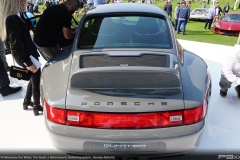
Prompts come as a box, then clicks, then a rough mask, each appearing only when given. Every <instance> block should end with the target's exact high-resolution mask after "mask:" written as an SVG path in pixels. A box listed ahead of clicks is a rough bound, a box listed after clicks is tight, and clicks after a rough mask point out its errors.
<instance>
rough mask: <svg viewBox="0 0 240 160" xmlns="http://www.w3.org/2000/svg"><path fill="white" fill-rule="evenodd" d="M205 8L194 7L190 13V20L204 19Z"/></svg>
mask: <svg viewBox="0 0 240 160" xmlns="http://www.w3.org/2000/svg"><path fill="white" fill-rule="evenodd" d="M206 14H207V9H205V8H195V9H193V10H192V11H191V13H190V18H189V19H190V20H192V19H195V20H206Z"/></svg>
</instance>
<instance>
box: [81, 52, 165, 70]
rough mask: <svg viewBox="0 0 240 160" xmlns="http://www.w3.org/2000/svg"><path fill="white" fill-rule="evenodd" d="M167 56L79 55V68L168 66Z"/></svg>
mask: <svg viewBox="0 0 240 160" xmlns="http://www.w3.org/2000/svg"><path fill="white" fill-rule="evenodd" d="M168 65H169V63H168V56H166V55H152V54H144V55H141V56H108V55H83V56H80V68H95V67H110V66H139V67H142V66H146V67H168Z"/></svg>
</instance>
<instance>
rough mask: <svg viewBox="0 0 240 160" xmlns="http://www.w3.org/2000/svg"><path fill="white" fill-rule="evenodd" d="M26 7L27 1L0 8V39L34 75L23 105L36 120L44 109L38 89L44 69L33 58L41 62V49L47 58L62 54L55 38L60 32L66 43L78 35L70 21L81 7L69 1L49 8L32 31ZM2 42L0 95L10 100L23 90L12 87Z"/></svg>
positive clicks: (3, 4)
mask: <svg viewBox="0 0 240 160" xmlns="http://www.w3.org/2000/svg"><path fill="white" fill-rule="evenodd" d="M27 7H28V1H26V0H11V1H9V0H2V2H1V5H0V27H1V28H2V29H1V30H0V37H1V40H2V41H4V42H5V45H6V47H7V48H8V50H9V51H10V52H11V53H12V55H13V58H14V59H15V60H16V62H18V63H20V64H19V65H20V66H23V67H24V68H26V69H28V70H29V71H31V72H32V74H31V79H30V81H29V83H28V86H27V91H26V95H25V97H24V101H23V109H27V108H28V106H31V107H33V112H34V115H35V116H36V115H38V111H43V107H42V105H41V104H40V87H39V86H40V76H41V67H40V68H37V67H36V66H35V65H34V63H33V62H32V60H31V58H30V56H32V57H34V58H35V59H36V60H39V59H38V58H39V56H40V55H39V53H38V51H37V49H38V47H40V48H41V49H42V50H44V51H45V53H46V54H49V57H48V58H51V57H52V56H53V55H54V54H57V53H58V52H60V49H59V48H58V45H57V42H56V38H57V37H56V36H57V35H58V34H59V32H60V31H63V35H64V37H65V38H66V39H70V38H73V37H74V35H75V32H72V31H71V18H72V14H73V13H74V12H75V11H76V10H77V9H78V8H79V7H80V4H79V1H78V0H68V1H67V2H66V4H62V5H53V6H49V7H48V8H47V9H46V10H45V11H44V13H43V14H42V16H41V18H40V20H39V22H38V24H37V26H36V28H35V29H34V28H32V27H30V26H32V24H31V22H30V21H29V20H28V18H27V16H26V10H27V9H26V8H27ZM19 9H20V10H19ZM52 16H53V17H54V18H52ZM57 17H59V18H57ZM49 18H50V19H49ZM53 20H55V21H54V22H55V23H51V22H52V21H53ZM30 31H32V32H34V34H35V35H34V40H35V43H34V42H33V40H32V38H31V35H30ZM2 41H0V44H1V45H0V47H1V58H0V75H1V76H0V93H1V94H2V96H7V95H9V94H13V93H16V92H18V91H20V90H21V88H22V87H15V88H14V87H10V86H9V84H10V81H9V78H8V74H7V69H8V64H7V62H6V58H5V54H4V52H2V50H4V46H3V42H2ZM36 44H37V45H39V46H37V45H36ZM32 98H33V101H32Z"/></svg>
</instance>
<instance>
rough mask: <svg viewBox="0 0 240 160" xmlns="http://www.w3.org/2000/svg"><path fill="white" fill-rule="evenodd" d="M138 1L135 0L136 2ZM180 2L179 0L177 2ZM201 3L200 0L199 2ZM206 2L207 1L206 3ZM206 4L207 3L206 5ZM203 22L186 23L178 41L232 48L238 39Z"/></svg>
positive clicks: (174, 2) (222, 1)
mask: <svg viewBox="0 0 240 160" xmlns="http://www.w3.org/2000/svg"><path fill="white" fill-rule="evenodd" d="M123 1H124V2H127V0H123ZM137 1H138V0H136V2H137ZM179 1H180V0H179ZM218 1H219V3H220V7H221V8H222V9H223V7H224V6H225V5H226V3H227V2H229V5H230V7H231V9H230V11H229V12H240V9H239V8H238V4H239V3H238V4H237V9H236V10H235V11H233V9H232V8H233V5H234V2H235V0H218ZM164 2H165V1H160V0H156V3H155V5H157V6H159V7H160V8H163V6H164ZM177 2H178V0H172V1H171V3H172V6H173V12H172V17H173V19H172V20H173V21H175V20H174V10H175V7H176V5H177ZM200 2H202V0H200ZM206 2H207V1H206ZM206 4H207V3H206ZM206 6H207V8H209V7H210V4H207V5H206ZM43 7H44V8H46V7H45V5H40V6H39V10H40V11H41V10H42V8H43ZM201 7H202V3H197V0H194V2H193V0H192V4H191V8H190V9H191V10H193V9H194V8H201ZM204 24H205V21H188V23H187V26H186V34H187V35H182V34H176V37H177V38H178V39H183V40H190V41H197V42H206V43H214V44H221V45H228V46H233V45H235V44H236V42H237V38H238V37H233V36H224V35H218V34H215V33H214V32H212V30H205V29H204V28H203V27H204Z"/></svg>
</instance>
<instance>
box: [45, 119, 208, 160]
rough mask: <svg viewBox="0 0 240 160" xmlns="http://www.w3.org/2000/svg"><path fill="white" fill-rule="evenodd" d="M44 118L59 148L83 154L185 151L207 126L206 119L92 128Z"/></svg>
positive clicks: (195, 144) (162, 154) (147, 154)
mask: <svg viewBox="0 0 240 160" xmlns="http://www.w3.org/2000/svg"><path fill="white" fill-rule="evenodd" d="M45 122H46V126H47V130H48V132H49V135H50V137H51V140H52V143H53V145H54V146H55V147H56V148H58V149H60V150H63V151H65V152H67V153H73V154H80V155H114V156H117V155H140V156H149V157H151V156H167V155H175V154H183V153H187V152H190V151H192V150H194V149H195V148H196V147H197V146H198V144H199V141H200V137H201V133H202V132H203V130H204V127H205V119H203V120H202V121H200V122H198V123H196V124H193V125H189V126H181V127H171V128H161V129H144V130H109V129H90V128H81V127H70V126H65V125H59V124H56V123H53V122H51V121H48V120H47V119H45ZM171 130H172V132H171ZM124 145H125V146H124Z"/></svg>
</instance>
